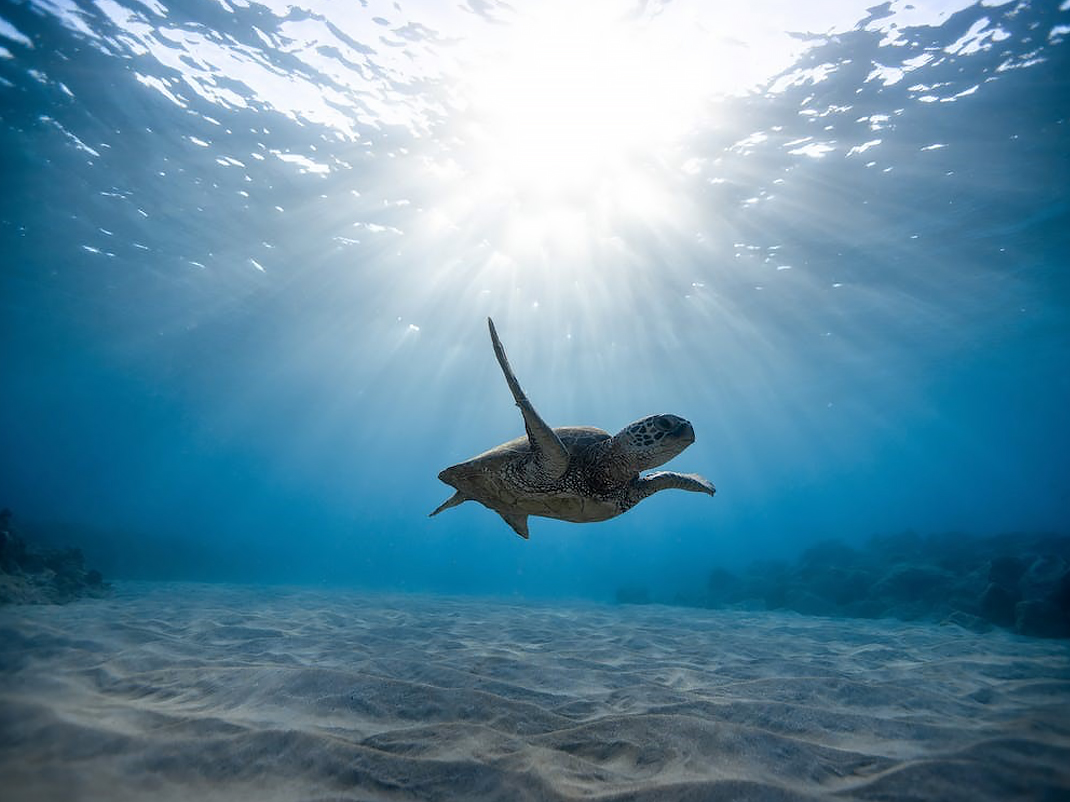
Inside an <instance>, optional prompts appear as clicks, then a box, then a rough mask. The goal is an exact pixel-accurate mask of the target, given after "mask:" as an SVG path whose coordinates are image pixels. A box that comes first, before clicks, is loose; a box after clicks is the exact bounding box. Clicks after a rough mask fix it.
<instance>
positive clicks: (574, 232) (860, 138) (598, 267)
mask: <svg viewBox="0 0 1070 802" xmlns="http://www.w3.org/2000/svg"><path fill="white" fill-rule="evenodd" d="M794 5H795V4H784V5H783V6H782V7H779V6H778V5H777V4H775V3H770V4H766V6H761V7H760V8H758V9H757V10H755V11H754V19H749V20H747V23H746V24H747V26H749V27H747V28H746V30H745V31H744V30H740V31H734V30H732V29H731V28H730V27H716V25H717V24H720V25H722V26H724V25H725V24H726V23H725V21H724V20H707V22H706V24H705V26H704V25H700V24H697V23H696V24H694V25H692V24H690V22H691V21H692V17H693V16H694V15H699V16H700V15H701V14H702V13H712V12H708V11H707V12H703V10H702V9H701V8H696V7H695V6H694V5H691V4H687V3H673V4H651V3H641V4H637V5H635V6H634V7H633V6H628V5H627V4H623V5H620V6H615V7H613V8H611V9H610V10H609V11H607V12H606V13H607V14H608V15H609V16H608V17H607V19H610V20H611V21H612V24H613V25H614V26H616V27H615V28H614V30H623V31H625V32H627V33H628V35H631V33H632V32H635V34H636V36H640V35H642V36H647V35H648V34H650V35H651V36H655V35H656V36H657V37H660V39H658V41H662V42H664V41H665V40H668V41H669V42H670V43H672V42H675V41H677V39H676V38H675V37H680V38H679V41H680V42H681V46H680V48H679V50H678V51H677V50H674V49H673V48H671V47H670V48H669V49H667V50H665V49H662V50H657V51H654V50H653V49H651V50H650V51H649V52H648V51H646V50H644V49H643V45H642V42H645V41H647V40H646V39H643V38H641V37H640V38H638V39H635V40H628V41H633V46H634V50H633V51H629V52H627V54H626V55H627V58H625V60H624V61H622V62H621V64H626V65H632V66H635V67H637V68H638V70H637V72H636V75H637V76H640V77H638V78H629V80H631V81H633V83H632V84H631V85H630V86H631V88H632V89H633V90H634V92H633V93H629V91H628V90H629V87H624V91H625V98H626V100H625V101H624V102H623V103H621V102H620V101H619V98H618V99H616V100H613V101H612V102H613V104H614V105H613V107H612V109H609V104H610V103H611V99H610V95H609V94H608V90H605V91H603V90H598V91H599V92H602V94H598V93H597V92H596V93H595V94H594V95H590V94H588V95H582V94H580V95H578V96H577V105H576V108H574V109H572V113H573V114H574V115H575V116H574V117H570V116H569V114H565V115H564V116H562V117H560V118H559V119H554V120H551V119H550V118H549V115H548V113H543V112H542V111H541V110H540V109H539V108H538V107H537V102H536V100H534V99H531V100H524V97H525V96H523V95H522V92H521V90H522V89H523V87H520V86H519V85H518V87H517V89H516V92H515V93H513V89H512V87H511V86H506V87H505V93H504V94H500V95H497V96H495V95H493V92H491V94H490V98H491V99H490V100H488V99H487V97H486V96H485V95H480V93H479V89H478V86H479V81H480V80H483V79H484V78H485V77H486V75H487V74H488V73H489V74H493V73H494V70H495V69H496V65H497V63H498V62H496V61H495V59H508V58H510V56H509V53H508V52H505V53H503V52H501V48H502V47H505V45H503V44H502V43H507V42H509V41H511V40H510V39H509V36H510V35H511V32H515V31H518V30H521V29H522V27H523V26H524V25H525V24H527V22H526V21H525V17H524V12H525V9H526V6H525V4H519V5H517V4H511V5H506V4H500V3H494V2H489V3H483V2H478V3H477V2H470V3H468V4H457V5H449V6H447V5H446V4H435V3H405V4H388V3H374V2H368V3H363V2H362V3H361V4H359V5H358V4H357V3H327V2H299V3H296V4H289V3H287V4H285V5H283V4H278V3H274V2H268V3H264V4H259V3H246V2H226V0H219V1H218V2H207V0H202V1H200V2H198V1H196V0H180V1H176V2H166V3H165V2H157V1H156V0H145V2H134V0H126V2H125V3H120V2H116V0H98V2H96V3H92V2H88V1H87V0H31V1H30V2H12V1H11V0H4V2H3V3H2V4H0V47H2V50H0V120H2V125H0V137H2V140H0V154H2V156H0V158H2V162H0V166H2V176H3V185H4V192H3V193H2V195H0V204H2V205H0V304H2V308H0V349H2V351H0V362H2V365H3V371H2V375H3V384H2V394H3V398H2V402H0V455H2V457H0V504H2V505H5V506H8V507H10V508H11V509H12V510H13V511H14V512H15V514H16V516H17V519H18V520H19V521H21V522H24V525H25V526H27V527H28V528H32V527H33V526H36V527H37V529H38V530H39V531H41V532H50V533H53V535H54V536H55V537H57V538H61V539H66V540H67V541H69V542H76V543H79V544H81V545H82V546H83V548H84V549H85V551H86V554H87V557H88V559H89V562H90V563H91V564H95V565H98V566H100V567H101V568H102V569H103V570H104V572H105V574H106V575H108V576H110V577H120V578H121V577H130V578H187V579H211V580H224V579H225V580H235V581H253V582H286V583H312V584H320V583H324V584H331V585H334V584H343V585H351V586H355V587H360V588H372V589H374V588H384V589H393V590H405V589H415V590H444V591H450V592H458V591H460V592H477V593H496V594H513V593H518V594H524V595H540V596H557V595H562V596H585V597H591V598H596V599H599V598H609V597H611V596H612V594H613V592H614V590H615V589H616V588H618V587H620V586H623V585H636V584H639V585H643V586H645V587H649V588H651V589H652V592H653V593H655V595H657V594H661V595H662V596H664V597H671V595H672V593H673V592H674V589H679V588H687V587H691V586H696V585H701V584H702V583H703V582H704V581H705V576H706V574H707V573H708V572H709V570H710V569H711V568H712V567H714V566H717V565H729V566H731V565H737V564H742V563H745V562H747V561H749V560H751V559H755V558H762V557H768V556H771V555H772V556H782V557H785V558H787V557H791V556H793V555H795V554H797V553H798V552H799V551H800V550H801V549H803V548H805V547H806V546H807V545H810V544H812V543H814V542H816V541H818V540H822V539H826V538H839V539H842V540H845V541H847V542H849V543H862V542H864V541H865V540H866V539H867V538H868V537H870V536H871V535H873V534H880V533H894V532H900V531H904V530H908V529H909V530H915V531H918V532H926V533H927V532H948V531H953V532H960V533H962V537H963V538H967V537H969V536H972V535H984V534H994V533H999V532H1007V531H1055V532H1062V533H1065V532H1067V531H1068V529H1070V464H1068V460H1067V454H1068V453H1070V415H1068V414H1067V410H1070V372H1068V367H1070V314H1068V313H1070V282H1068V279H1067V275H1068V273H1067V267H1068V266H1067V264H1066V254H1067V253H1070V189H1068V188H1070V60H1068V47H1067V42H1066V39H1067V36H1068V34H1070V4H1068V3H1065V2H1064V3H1062V4H1059V3H1056V2H1035V3H1027V2H1021V3H1019V2H1004V3H1000V2H985V3H976V4H970V3H968V2H951V1H950V0H949V1H947V2H940V3H932V4H919V5H918V6H917V7H915V6H912V5H909V4H903V3H899V2H894V3H890V4H884V5H882V6H878V7H875V8H873V9H871V10H869V11H867V10H866V6H867V5H868V3H865V2H857V3H850V2H844V3H840V4H833V5H830V6H829V7H827V8H826V7H821V8H816V7H815V8H813V9H810V10H805V9H803V10H795V9H793V6H794ZM767 6H768V7H767ZM558 12H559V14H558V17H557V18H556V19H554V20H552V21H551V24H550V25H549V27H548V28H546V29H545V31H544V32H543V33H542V34H540V35H539V36H536V37H534V38H531V39H529V40H526V41H528V43H529V44H531V42H534V43H535V45H536V46H535V47H534V50H533V52H534V53H535V54H536V55H535V56H534V57H532V58H533V59H534V61H533V64H532V63H528V64H526V67H527V69H528V72H526V73H524V74H525V75H527V76H531V75H535V76H539V75H540V74H545V75H550V74H552V71H553V70H555V69H557V68H558V66H559V65H560V64H561V63H564V62H565V61H567V62H568V65H569V69H570V70H572V71H574V72H576V74H579V72H580V71H582V70H583V69H584V55H583V54H584V53H585V52H587V51H586V50H585V48H590V52H592V53H597V52H599V51H597V50H596V48H597V47H598V46H599V39H600V36H599V34H598V31H599V28H598V27H597V26H595V27H591V28H583V27H581V23H582V24H584V25H587V24H589V21H584V20H581V19H579V17H580V16H581V15H579V14H577V15H575V16H574V15H572V14H570V13H567V12H566V10H565V9H558ZM607 24H608V23H607ZM741 25H742V23H741ZM672 26H677V27H676V28H674V27H672ZM683 32H686V33H687V37H686V42H687V43H688V47H691V48H693V50H689V51H687V52H686V53H685V52H684V46H683V43H684V41H685V39H684V34H683ZM788 34H792V35H788ZM540 36H541V37H542V38H539V37H540ZM559 36H560V37H562V38H561V39H560V40H558V39H557V38H555V37H559ZM747 37H750V38H747ZM544 40H545V42H546V43H547V44H546V47H545V48H543V49H541V50H540V49H539V47H538V46H537V45H538V44H539V42H543V41H544ZM577 41H578V44H577ZM651 41H653V40H651ZM634 42H639V44H634ZM696 42H697V44H696ZM562 43H567V48H566V44H562ZM496 48H497V49H496ZM562 48H566V49H562ZM651 48H653V45H651ZM763 48H764V49H763ZM562 54H567V59H566V56H565V55H562ZM674 54H676V55H678V56H679V64H675V63H673V61H672V59H673V58H675V57H676V55H674ZM692 57H693V58H692ZM615 69H619V70H624V69H625V67H619V68H615ZM659 70H661V71H660V72H659ZM737 73H738V74H737ZM515 74H516V73H509V72H508V71H505V75H506V76H507V77H508V76H510V75H515ZM642 76H647V77H650V76H653V77H654V78H657V81H656V82H655V83H654V85H653V86H649V85H646V84H645V83H644V80H645V79H644V78H642ZM730 79H732V80H730ZM735 79H738V80H737V81H736V83H733V82H732V81H733V80H735ZM511 80H517V79H515V78H514V79H511ZM636 81H638V83H635V82H636ZM490 85H491V86H492V85H493V84H490ZM569 86H571V83H570V79H568V78H566V79H565V80H564V81H563V82H562V81H560V80H558V81H557V82H556V83H551V84H550V88H551V90H553V91H554V92H557V93H558V95H560V94H561V93H562V92H563V91H565V90H564V89H562V87H569ZM473 87H476V88H475V89H473ZM499 90H500V87H499ZM692 90H693V91H692ZM487 91H490V90H487ZM524 91H528V90H526V89H524ZM613 91H616V90H613ZM688 93H690V95H689V98H690V105H687V104H684V105H687V115H688V116H686V119H685V121H684V122H682V123H679V124H678V125H677V127H676V128H675V129H674V130H673V131H671V132H668V133H666V132H663V131H660V130H653V129H651V130H650V131H649V132H647V131H646V129H645V128H642V131H643V132H644V136H643V137H639V138H637V139H635V140H634V141H632V143H631V145H630V146H628V147H623V148H619V149H618V150H614V151H613V154H614V155H613V157H612V158H611V159H610V158H608V157H606V158H605V160H603V154H604V153H608V152H609V151H610V148H609V147H608V145H606V147H603V144H604V143H603V141H602V140H603V139H604V140H605V142H606V143H608V142H609V141H611V140H612V141H613V142H614V143H616V139H615V138H614V137H615V136H616V133H617V132H618V131H621V130H627V129H629V128H631V127H635V128H636V129H637V130H638V129H640V128H641V127H642V126H645V125H646V124H647V123H649V122H650V119H649V118H651V117H655V118H658V120H660V119H661V117H664V118H665V119H669V117H671V116H672V114H675V113H676V111H677V110H678V109H677V108H676V107H675V106H674V107H673V109H672V111H671V113H670V111H668V110H666V108H667V107H662V106H659V105H657V104H658V103H660V101H661V99H662V97H663V96H665V97H671V98H675V97H676V96H677V95H678V94H683V95H688ZM517 94H519V95H520V97H521V101H522V102H521V103H520V104H519V105H518V106H517V107H516V108H509V109H508V114H507V115H506V116H510V115H511V116H510V119H511V120H513V121H516V120H519V121H520V123H521V125H520V129H522V130H519V131H515V130H513V129H511V128H510V127H509V125H510V121H509V120H505V121H504V122H503V121H502V119H501V117H502V115H501V114H500V113H499V112H500V110H501V108H503V107H505V104H507V103H508V102H510V98H512V99H515V97H516V95H517ZM551 94H552V93H551ZM495 97H497V98H498V100H495V99H494V98H495ZM531 97H532V98H534V97H536V96H535V95H532V96H531ZM502 98H505V100H502ZM592 98H593V99H592ZM541 102H546V103H548V104H551V105H549V106H547V108H553V106H552V103H553V98H550V99H543V100H539V101H538V103H541ZM601 102H604V103H605V104H607V108H606V110H603V111H599V107H598V104H599V103H601ZM533 107H534V114H532V115H530V116H525V115H526V114H527V113H528V112H530V111H532V109H533ZM592 108H594V111H593V112H592V111H591V109H592ZM496 114H497V116H495V115H496ZM570 120H571V122H570ZM605 120H608V124H607V125H608V127H607V128H605V129H602V128H600V127H599V125H600V124H601V122H600V121H605ZM577 121H582V125H583V126H586V128H585V129H584V130H583V131H580V130H579V127H580V125H581V122H577ZM656 121H657V120H655V122H656ZM543 123H546V127H545V129H543V128H542V127H540V126H542V125H543ZM580 134H582V135H583V136H585V137H588V139H587V140H585V141H586V145H585V146H584V147H582V148H581V147H579V145H576V146H575V147H573V137H574V136H575V137H579V136H580ZM508 137H515V138H516V141H515V142H513V143H512V144H511V145H510V147H511V148H512V149H510V147H505V145H506V144H509V143H507V142H505V140H506V139H508ZM592 138H593V139H592ZM600 138H601V139H600ZM545 142H551V143H552V144H555V147H559V148H561V149H559V150H556V151H555V150H549V151H546V150H540V148H542V146H543V144H544V143H545ZM517 143H519V144H517ZM533 143H534V144H533ZM592 143H593V145H592ZM618 144H619V143H618ZM618 144H615V145H614V147H618ZM567 158H574V159H576V166H575V168H570V169H568V170H565V171H563V172H562V174H560V175H559V174H558V171H556V170H554V169H553V168H554V165H555V164H558V165H559V164H560V162H561V161H562V160H563V159H567ZM540 159H546V160H547V161H545V162H540V161H539V160H540ZM555 160H556V162H555ZM592 165H593V166H592ZM551 178H552V180H551ZM487 316H493V317H494V319H495V322H496V323H497V326H498V329H499V331H500V333H501V336H502V339H503V341H504V343H505V346H506V348H507V350H508V352H509V354H510V358H511V360H512V363H513V367H514V368H515V370H516V372H517V375H518V377H519V379H520V382H521V384H522V385H523V386H524V388H525V390H526V391H527V393H528V395H529V396H530V398H531V400H532V401H533V403H534V405H535V406H536V408H537V409H538V410H539V411H540V413H541V414H542V416H543V417H544V418H545V419H546V420H547V421H548V422H549V423H550V424H551V425H558V426H561V425H575V424H583V425H594V426H599V427H602V428H604V429H607V430H609V431H610V432H615V431H617V430H619V429H620V428H622V427H623V426H624V425H626V424H627V423H629V422H630V421H632V420H635V419H637V418H639V417H642V416H644V415H648V414H652V413H657V412H672V413H675V414H678V415H682V416H684V417H686V418H688V419H689V420H690V421H691V422H692V423H693V425H694V427H695V430H696V432H697V441H696V443H695V444H694V445H692V446H691V447H690V448H689V449H688V450H687V451H685V452H684V453H683V454H682V455H680V456H679V457H677V458H676V459H675V460H674V461H673V462H672V463H671V464H670V465H669V466H668V467H669V468H671V469H675V470H680V471H683V472H697V473H701V474H703V475H705V476H707V477H709V479H711V480H712V481H713V482H714V483H715V484H716V485H717V488H718V494H717V496H716V498H713V499H711V498H709V497H706V496H700V495H695V494H684V493H678V492H665V493H660V494H658V495H657V496H654V497H652V498H650V499H648V500H646V501H644V502H643V503H642V504H641V505H639V506H638V507H636V508H635V509H634V510H632V511H630V512H629V513H627V514H626V515H624V516H622V517H620V518H617V519H614V520H612V521H609V522H606V523H600V524H589V525H576V524H567V523H562V522H558V521H552V520H548V519H533V520H532V521H531V539H530V541H527V542H525V541H522V540H521V539H520V538H518V537H517V536H516V535H515V534H514V533H513V532H512V531H511V530H509V528H508V527H506V526H505V524H503V523H502V521H501V520H500V519H499V518H498V517H497V516H496V515H495V514H493V513H492V512H490V511H488V510H486V509H484V508H482V507H480V506H478V505H476V504H474V503H468V504H465V505H463V506H461V507H459V508H457V509H453V510H449V511H447V512H445V513H443V514H442V515H441V516H438V517H436V518H434V519H429V518H428V517H427V513H429V512H430V511H431V510H432V509H434V508H435V507H436V506H437V505H438V504H439V503H440V502H441V501H442V500H444V499H445V498H446V497H447V496H448V495H449V493H450V492H451V491H450V489H449V488H447V487H446V486H445V485H443V484H441V483H440V482H438V480H437V479H436V476H437V474H438V472H439V471H440V470H441V469H442V468H444V467H446V466H447V465H450V464H453V463H456V462H459V461H461V460H463V459H466V458H468V457H470V456H472V455H474V454H476V453H479V452H481V451H483V450H485V449H487V448H490V447H491V446H493V445H495V444H497V443H500V442H503V441H505V440H508V439H511V438H512V437H515V436H517V435H518V434H520V433H521V432H522V423H521V420H520V416H519V414H518V411H517V410H516V408H515V407H514V406H513V404H512V400H511V398H510V396H509V393H508V390H507V388H506V386H505V383H504V381H503V380H502V377H501V375H500V373H499V371H498V367H497V365H496V363H495V361H494V358H493V354H492V352H491V348H490V342H489V339H488V337H487V332H486V324H485V319H486V317H487Z"/></svg>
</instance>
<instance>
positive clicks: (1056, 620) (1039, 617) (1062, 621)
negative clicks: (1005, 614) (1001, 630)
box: [1014, 599, 1070, 638]
mask: <svg viewBox="0 0 1070 802" xmlns="http://www.w3.org/2000/svg"><path fill="white" fill-rule="evenodd" d="M1014 631H1015V632H1017V633H1018V634H1019V635H1030V636H1032V637H1034V638H1070V619H1067V617H1066V614H1065V613H1064V612H1063V611H1062V610H1060V609H1059V608H1058V606H1056V605H1055V604H1053V603H1052V602H1050V601H1039V600H1036V599H1031V600H1027V601H1021V602H1018V604H1017V605H1016V606H1015V608H1014Z"/></svg>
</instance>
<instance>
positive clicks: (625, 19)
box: [462, 3, 709, 255]
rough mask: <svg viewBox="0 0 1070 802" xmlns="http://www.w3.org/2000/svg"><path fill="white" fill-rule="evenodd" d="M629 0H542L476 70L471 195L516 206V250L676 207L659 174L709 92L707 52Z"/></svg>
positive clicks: (471, 101) (472, 78) (512, 219)
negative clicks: (631, 11)
mask: <svg viewBox="0 0 1070 802" xmlns="http://www.w3.org/2000/svg"><path fill="white" fill-rule="evenodd" d="M622 8H623V7H622V6H621V5H620V4H618V3H584V4H574V5H572V6H570V7H569V8H568V9H567V10H565V9H563V8H562V7H560V6H557V5H556V4H547V5H546V6H545V7H542V8H540V9H539V10H538V11H537V12H536V13H534V14H531V15H528V16H523V17H520V18H519V19H517V20H516V21H515V23H514V24H513V25H511V26H509V28H508V29H506V31H505V32H504V33H503V34H502V36H501V38H500V40H499V41H498V42H497V43H496V44H497V46H496V47H495V48H494V50H493V53H492V54H491V55H490V56H489V57H488V58H486V59H485V60H484V61H482V62H481V63H480V65H479V67H478V68H477V69H475V70H473V71H472V72H471V73H470V74H469V77H468V80H467V83H466V86H465V88H464V96H465V100H466V102H467V104H468V105H467V109H466V113H465V117H466V120H467V126H466V129H465V130H464V132H463V134H462V136H463V137H465V138H466V140H467V143H468V151H467V158H466V159H465V161H466V165H465V174H464V176H463V182H462V183H463V186H464V196H465V197H466V198H467V199H469V200H470V201H472V200H475V201H476V202H477V203H478V204H479V205H480V206H483V207H484V208H487V207H489V208H495V207H499V208H500V207H507V208H508V209H509V211H510V212H511V214H507V215H505V217H504V224H503V228H504V229H505V231H504V233H503V237H502V239H503V240H504V247H506V248H507V249H508V250H510V251H512V252H513V254H514V255H516V254H519V255H523V254H524V253H527V252H530V250H531V249H532V248H534V247H536V246H538V244H539V243H542V242H545V241H546V240H548V239H552V240H553V241H554V242H555V243H556V245H557V247H568V246H569V245H570V244H571V245H572V246H574V248H578V247H580V246H582V245H584V243H585V242H587V241H589V240H590V238H591V237H592V236H593V237H596V238H597V237H598V236H606V235H609V234H611V233H614V232H612V231H611V230H610V229H612V227H613V225H614V223H615V222H616V223H619V222H621V221H622V220H623V219H627V218H631V217H642V218H644V219H650V218H651V217H653V216H658V215H672V214H673V213H674V211H675V210H674V209H673V208H672V206H673V204H672V203H671V201H670V199H669V193H668V191H667V188H666V187H665V186H664V185H663V183H662V182H661V181H660V180H659V175H660V174H661V173H662V172H663V171H664V169H665V167H666V159H667V158H668V157H670V155H671V151H672V146H673V144H674V143H675V142H676V141H677V140H679V138H680V137H681V136H682V135H683V134H684V133H686V132H687V130H688V128H689V127H690V126H691V125H692V124H693V122H694V120H695V118H696V115H697V114H698V112H699V110H700V109H701V106H702V103H703V101H704V100H705V99H706V97H707V95H708V91H709V86H708V84H707V83H706V82H704V81H703V80H702V76H703V75H704V74H708V72H709V71H708V69H703V68H702V66H701V65H700V63H699V62H700V61H702V60H707V61H708V52H707V53H706V54H701V53H699V52H697V51H691V52H688V50H687V49H686V48H685V49H681V48H680V47H679V40H678V39H677V38H676V37H674V35H673V33H674V32H673V31H670V30H667V26H664V25H659V24H658V21H657V20H656V19H654V20H651V19H642V18H636V17H634V16H626V15H624V14H623V12H622ZM706 66H707V67H708V65H706ZM670 160H671V159H670Z"/></svg>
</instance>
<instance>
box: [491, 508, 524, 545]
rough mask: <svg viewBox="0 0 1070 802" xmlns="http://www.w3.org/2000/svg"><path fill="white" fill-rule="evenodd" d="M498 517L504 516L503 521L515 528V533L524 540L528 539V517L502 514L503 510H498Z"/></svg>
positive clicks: (508, 513) (509, 513)
mask: <svg viewBox="0 0 1070 802" xmlns="http://www.w3.org/2000/svg"><path fill="white" fill-rule="evenodd" d="M498 515H500V516H502V520H503V521H505V522H506V523H507V524H509V526H511V527H513V531H514V532H516V533H517V534H518V535H520V537H522V538H524V540H527V539H528V516H526V515H518V514H516V513H511V512H502V511H501V510H498Z"/></svg>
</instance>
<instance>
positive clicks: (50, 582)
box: [0, 509, 110, 604]
mask: <svg viewBox="0 0 1070 802" xmlns="http://www.w3.org/2000/svg"><path fill="white" fill-rule="evenodd" d="M11 517H12V516H11V511H10V510H7V509H5V510H2V511H0V604H65V603H67V602H71V601H74V600H75V599H79V598H82V597H85V596H94V597H100V596H103V595H105V594H106V593H107V592H108V591H109V590H110V586H109V585H108V584H107V583H106V582H105V581H104V577H103V576H102V575H101V573H100V571H96V570H86V567H85V556H84V555H83V554H82V551H81V549H77V548H61V549H42V550H37V549H35V548H33V547H31V546H28V545H27V544H26V541H25V540H23V538H22V537H21V536H19V534H18V533H17V532H16V531H15V529H14V527H13V526H12V525H11Z"/></svg>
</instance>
